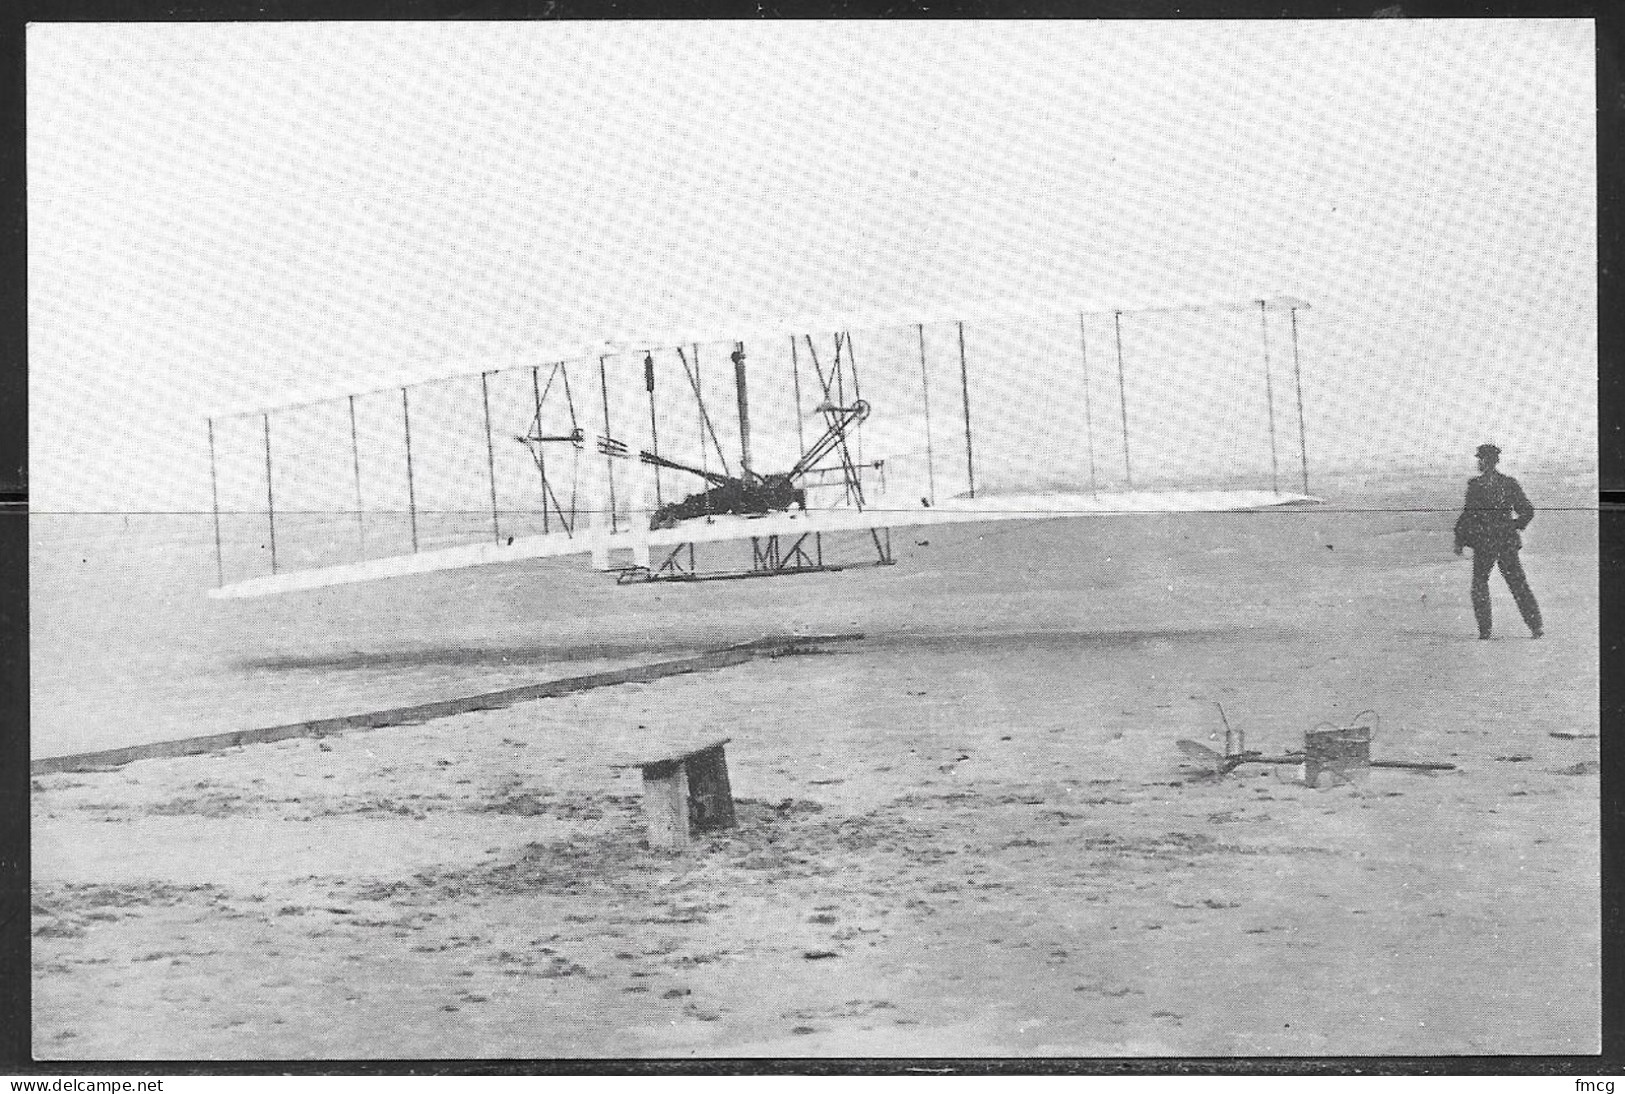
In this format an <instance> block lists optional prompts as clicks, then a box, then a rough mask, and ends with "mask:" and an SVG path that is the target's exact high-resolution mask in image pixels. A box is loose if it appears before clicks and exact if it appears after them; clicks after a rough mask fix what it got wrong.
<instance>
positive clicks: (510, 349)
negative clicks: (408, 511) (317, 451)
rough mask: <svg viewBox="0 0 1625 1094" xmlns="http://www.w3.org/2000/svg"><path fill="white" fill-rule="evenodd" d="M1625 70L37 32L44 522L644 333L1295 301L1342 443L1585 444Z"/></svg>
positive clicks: (39, 489) (173, 498)
mask: <svg viewBox="0 0 1625 1094" xmlns="http://www.w3.org/2000/svg"><path fill="white" fill-rule="evenodd" d="M1594 86H1595V80H1594V68H1593V34H1592V28H1591V25H1590V24H1589V23H1588V22H1583V21H1553V22H1523V21H1491V20H1485V21H1473V22H1415V21H1406V20H1377V21H1369V22H1319V23H1268V24H1265V23H1224V24H1213V23H1182V24H1147V23H1059V24H1057V23H1049V22H1045V23H1024V24H1005V23H998V24H971V23H875V22H864V23H846V24H830V23H789V24H769V23H749V24H729V23H691V24H658V23H625V24H602V23H593V24H557V23H527V24H489V23H438V24H285V23H267V24H255V25H249V24H190V25H174V26H165V25H152V24H126V25H117V26H95V25H71V24H58V25H43V26H33V27H31V28H30V29H29V33H28V85H27V92H28V146H27V149H28V201H29V339H30V348H29V353H30V360H29V384H30V392H29V410H30V462H31V469H30V488H31V492H32V504H33V506H34V507H35V509H36V510H74V509H102V510H129V509H144V508H160V509H168V508H178V509H194V510H196V509H203V510H207V508H208V507H209V483H208V448H207V437H206V432H205V422H204V419H205V416H206V415H207V414H209V413H211V412H213V411H215V410H217V409H219V408H222V407H227V406H231V407H242V406H252V405H260V404H275V403H280V402H285V401H288V400H289V399H291V398H293V397H295V396H297V395H300V394H303V393H306V392H309V391H310V390H312V389H313V388H320V389H323V390H327V391H333V392H338V391H345V390H350V389H355V390H361V389H365V388H374V387H378V386H381V385H384V384H388V383H392V382H395V381H401V380H408V379H419V378H423V377H426V376H430V375H435V374H438V373H448V372H461V371H469V370H475V369H478V368H479V367H481V365H482V364H484V363H487V362H492V361H521V360H525V361H528V360H531V359H532V357H533V355H534V354H535V353H536V352H537V351H538V350H539V349H543V348H549V347H556V346H560V345H565V344H573V343H581V342H588V341H592V340H598V339H602V338H605V337H613V336H617V335H622V334H628V333H632V332H638V331H660V330H668V329H693V328H696V327H698V328H709V329H715V330H717V331H718V332H719V333H720V332H723V331H726V330H727V329H728V326H729V323H730V322H731V321H740V322H751V323H759V322H770V321H772V320H774V319H776V318H779V317H784V316H798V315H809V314H817V315H830V316H839V315H841V314H843V313H847V312H854V311H872V310H875V309H882V310H893V311H901V312H904V313H908V312H910V311H911V310H917V311H919V312H920V313H921V314H931V315H941V314H945V313H947V314H951V313H952V312H953V310H954V309H955V308H956V307H959V306H972V305H976V304H979V303H982V302H986V301H990V300H1021V299H1029V298H1030V299H1034V300H1048V299H1054V298H1060V297H1086V298H1090V299H1093V300H1099V301H1105V302H1111V301H1114V300H1123V301H1132V300H1137V299H1144V298H1155V299H1163V300H1191V301H1205V300H1211V301H1223V300H1235V299H1246V298H1250V297H1256V296H1257V295H1259V294H1260V293H1263V292H1275V291H1282V292H1287V293H1290V294H1292V295H1294V296H1298V297H1301V298H1303V299H1305V300H1307V301H1308V302H1309V303H1310V305H1311V308H1312V310H1310V311H1308V312H1305V313H1303V314H1302V315H1301V316H1300V336H1301V341H1302V358H1303V366H1304V373H1305V388H1306V390H1305V396H1306V411H1307V416H1308V419H1309V440H1310V444H1311V448H1312V454H1311V464H1312V466H1319V467H1321V468H1325V469H1331V468H1334V467H1338V466H1350V465H1363V464H1373V463H1375V464H1391V463H1398V464H1424V465H1425V464H1438V465H1440V466H1441V467H1443V468H1444V469H1445V471H1446V473H1447V474H1450V475H1451V476H1453V477H1454V476H1456V475H1457V474H1464V473H1467V472H1468V471H1469V470H1470V451H1471V448H1472V446H1473V445H1475V444H1477V443H1478V442H1479V441H1481V440H1484V439H1495V440H1496V441H1498V442H1499V443H1500V444H1502V445H1503V447H1505V448H1506V449H1507V450H1508V461H1509V469H1511V468H1513V467H1516V466H1517V464H1518V462H1519V461H1520V460H1533V459H1535V458H1540V459H1563V460H1572V461H1574V462H1577V463H1578V464H1580V465H1581V466H1586V465H1589V463H1590V461H1591V459H1592V454H1593V451H1594V448H1595V437H1596V421H1595V388H1596V360H1595V358H1596V344H1595V328H1596V307H1597V304H1596V291H1595V282H1596V243H1595V240H1596V219H1595V206H1596V185H1595V173H1596V166H1595V150H1594V121H1593V117H1594V113H1593V96H1594ZM1041 412H1042V408H1039V407H1035V408H1034V413H1041Z"/></svg>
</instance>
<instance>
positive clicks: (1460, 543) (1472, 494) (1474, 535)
mask: <svg viewBox="0 0 1625 1094" xmlns="http://www.w3.org/2000/svg"><path fill="white" fill-rule="evenodd" d="M1534 519H1535V507H1534V506H1533V505H1530V504H1529V498H1528V497H1527V496H1526V495H1525V494H1524V492H1523V487H1521V486H1519V485H1518V480H1517V479H1515V478H1513V477H1511V476H1510V475H1503V474H1501V473H1500V472H1499V471H1488V472H1486V473H1484V474H1482V475H1479V476H1478V477H1477V478H1472V479H1468V480H1467V502H1466V504H1465V505H1463V506H1462V510H1461V516H1460V517H1458V518H1456V546H1457V547H1471V548H1472V549H1473V550H1475V551H1480V550H1488V551H1504V550H1506V549H1508V548H1511V549H1513V550H1517V549H1518V548H1520V547H1522V546H1523V540H1522V538H1521V537H1520V536H1519V535H1518V532H1519V531H1520V530H1522V529H1524V528H1527V527H1529V522H1530V521H1532V520H1534Z"/></svg>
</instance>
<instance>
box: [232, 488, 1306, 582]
mask: <svg viewBox="0 0 1625 1094" xmlns="http://www.w3.org/2000/svg"><path fill="white" fill-rule="evenodd" d="M1318 501H1319V499H1318V498H1314V497H1310V496H1309V495H1307V494H1277V493H1274V492H1273V491H1269V490H1173V491H1134V492H1129V493H1110V494H1107V493H1102V494H1006V495H1000V496H997V497H991V498H986V497H984V498H954V499H951V500H949V501H945V502H943V503H942V504H941V505H937V506H926V505H921V507H920V508H918V509H889V508H874V509H864V510H857V509H815V510H808V511H806V512H787V513H768V514H766V515H762V516H749V517H747V516H733V515H727V516H716V517H710V518H705V519H696V520H690V521H684V522H683V523H682V524H679V525H677V526H676V527H672V528H660V529H655V530H652V531H651V530H649V529H648V528H647V527H646V526H645V525H644V524H642V522H640V521H637V520H631V521H628V522H627V525H626V527H624V528H621V529H619V530H611V529H608V528H601V529H589V530H584V531H578V532H577V533H575V534H573V535H568V534H565V533H562V532H555V533H552V534H550V535H541V536H524V537H518V538H515V539H513V540H511V541H508V542H504V543H477V544H468V545H465V546H461V547H444V548H438V549H436V550H432V551H420V552H417V553H415V554H409V555H394V556H390V557H387V558H375V559H368V560H366V561H364V562H353V563H347V564H344V565H339V566H324V567H320V568H316V569H310V570H293V571H289V572H286V573H280V574H271V575H267V576H265V577H256V578H250V579H248V580H246V581H239V582H234V583H232V584H229V585H223V586H221V587H220V588H217V589H210V590H209V595H210V596H211V597H214V598H217V599H236V598H240V597H252V596H270V595H273V594H276V593H290V592H299V591H302V590H308V589H320V588H326V587H328V586H333V585H349V584H354V583H356V582H362V581H380V580H383V579H385V578H392V577H408V576H410V575H413V574H427V573H434V572H437V571H440V570H462V569H467V568H469V567H473V566H489V565H494V564H497V563H503V562H523V561H526V560H529V559H539V558H562V557H565V556H569V555H592V556H594V559H595V565H597V566H598V568H599V569H619V568H621V567H612V566H610V565H609V563H608V561H607V559H608V552H609V551H618V550H627V549H630V550H632V551H633V552H634V555H637V554H639V553H641V551H640V548H641V549H644V550H646V549H647V548H649V547H675V546H677V545H679V544H684V543H719V542H724V541H728V540H743V539H753V538H762V537H766V536H784V535H792V536H800V535H809V534H812V533H815V532H816V533H824V532H831V533H833V532H856V531H864V530H867V529H873V528H904V527H911V526H916V525H929V524H975V523H983V522H993V521H1007V520H1061V519H1066V518H1070V517H1112V516H1131V515H1144V514H1152V513H1223V512H1246V511H1253V510H1263V509H1278V508H1283V507H1290V506H1297V505H1312V504H1315V503H1317V502H1318Z"/></svg>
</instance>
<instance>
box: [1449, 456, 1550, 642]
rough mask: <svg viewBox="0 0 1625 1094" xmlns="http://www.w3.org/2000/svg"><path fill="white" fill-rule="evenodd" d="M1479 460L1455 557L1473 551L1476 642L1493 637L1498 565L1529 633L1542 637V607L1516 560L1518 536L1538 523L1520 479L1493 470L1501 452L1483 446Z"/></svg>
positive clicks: (1459, 520)
mask: <svg viewBox="0 0 1625 1094" xmlns="http://www.w3.org/2000/svg"><path fill="white" fill-rule="evenodd" d="M1477 455H1478V470H1479V475H1478V477H1477V478H1473V479H1468V480H1467V502H1466V504H1465V505H1463V506H1462V510H1461V516H1460V517H1458V518H1457V519H1456V554H1458V555H1459V554H1461V549H1462V548H1463V547H1471V548H1472V549H1473V593H1472V595H1473V615H1475V616H1477V617H1478V637H1480V638H1488V637H1489V636H1490V571H1491V570H1493V569H1494V568H1495V567H1496V566H1497V565H1499V566H1500V567H1501V576H1502V577H1504V578H1506V583H1507V588H1509V589H1511V590H1512V599H1513V600H1515V601H1517V603H1518V611H1519V612H1520V613H1522V615H1523V621H1524V622H1525V623H1527V624H1528V625H1529V633H1530V634H1532V635H1534V637H1536V638H1539V637H1540V636H1541V633H1542V630H1541V623H1540V605H1539V604H1537V603H1535V594H1534V593H1532V592H1530V591H1529V581H1528V580H1527V579H1526V578H1525V577H1524V574H1523V564H1522V563H1521V562H1519V561H1518V551H1519V550H1520V549H1521V548H1522V547H1523V539H1522V537H1520V536H1519V535H1518V533H1519V532H1520V531H1521V530H1523V529H1524V528H1527V527H1529V522H1530V521H1532V520H1534V519H1535V507H1534V506H1533V505H1530V504H1529V498H1528V497H1527V496H1526V495H1525V494H1524V492H1523V487H1521V486H1519V485H1518V480H1517V479H1514V478H1512V477H1511V476H1508V475H1503V474H1501V473H1500V472H1499V471H1497V470H1496V469H1495V465H1496V463H1497V462H1498V461H1499V460H1500V459H1501V450H1500V449H1499V448H1496V447H1495V446H1494V445H1493V444H1481V445H1479V446H1478V452H1477Z"/></svg>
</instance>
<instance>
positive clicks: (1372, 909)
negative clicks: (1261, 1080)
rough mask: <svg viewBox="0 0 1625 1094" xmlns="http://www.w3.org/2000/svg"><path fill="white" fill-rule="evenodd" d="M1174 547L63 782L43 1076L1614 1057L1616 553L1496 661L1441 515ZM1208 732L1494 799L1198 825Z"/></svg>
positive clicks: (1001, 579)
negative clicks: (242, 1061)
mask: <svg viewBox="0 0 1625 1094" xmlns="http://www.w3.org/2000/svg"><path fill="white" fill-rule="evenodd" d="M1159 519H1160V518H1152V519H1151V520H1150V521H1119V522H1112V523H1111V525H1110V528H1109V530H1108V529H1103V530H1100V531H1096V530H1094V529H1093V528H1091V530H1090V531H1089V533H1088V536H1089V538H1088V540H1087V541H1086V542H1081V541H1082V540H1083V537H1082V536H1080V534H1079V533H1078V532H1077V530H1076V529H1077V526H1078V525H1077V522H1063V523H1059V524H1046V525H1039V526H1030V528H1029V529H1028V530H1027V531H1025V532H1021V533H1015V534H1014V535H1007V536H1004V537H1003V538H1001V539H997V540H994V539H991V538H989V537H986V536H984V535H982V534H981V533H979V532H978V531H977V530H974V529H969V530H964V531H963V532H962V533H961V538H960V539H959V540H954V539H952V538H951V537H950V536H948V535H941V536H938V535H933V537H932V539H933V541H934V543H933V545H932V546H929V547H922V546H919V545H917V544H916V545H915V547H914V548H913V549H911V550H910V551H908V552H907V557H906V558H904V559H903V560H902V561H901V562H900V564H899V566H897V567H895V568H892V569H889V570H874V571H864V572H854V573H848V574H842V575H827V576H816V577H797V578H791V579H785V580H783V581H778V582H748V583H741V584H740V585H736V586H733V591H731V592H726V593H724V592H721V591H719V590H718V589H717V588H716V587H711V588H708V589H699V588H696V589H692V590H675V591H669V592H666V593H664V594H663V595H665V596H667V597H669V598H672V599H668V600H667V602H666V603H667V604H668V606H672V605H676V604H681V603H682V602H683V598H685V597H708V598H714V597H718V596H724V595H726V596H728V597H732V598H734V599H733V600H732V601H731V602H732V603H735V604H737V605H738V616H737V620H738V623H737V625H738V626H739V627H741V628H745V629H749V628H751V627H757V629H758V630H759V629H760V627H759V626H758V624H760V623H761V622H763V621H764V620H766V619H768V618H770V617H771V616H772V614H773V613H774V611H775V610H776V609H775V607H774V605H775V603H778V604H779V605H783V604H784V603H786V602H793V607H792V608H791V609H788V610H782V611H781V614H782V615H784V616H786V617H787V618H789V617H793V623H794V624H795V625H797V626H799V625H809V626H813V627H815V628H817V629H827V630H837V629H842V628H847V629H854V630H861V631H863V632H864V633H865V635H866V637H865V638H864V640H863V641H861V642H857V643H851V644H841V645H838V646H835V645H832V646H830V647H828V649H829V651H830V652H827V653H824V654H811V655H803V656H792V657H783V658H778V659H774V660H763V661H757V662H753V663H751V664H748V665H745V666H742V667H737V668H732V669H727V670H722V671H719V672H715V673H708V674H698V675H692V676H684V677H676V678H671V679H666V680H661V681H657V682H654V683H650V684H646V685H632V686H622V687H615V688H606V689H602V690H598V691H593V692H588V693H583V694H579V695H574V696H570V697H568V698H563V699H554V700H544V701H539V702H535V703H529V704H523V705H521V706H518V707H514V708H512V709H508V710H502V711H485V712H476V713H470V714H466V715H460V716H457V717H453V718H446V719H441V720H438V721H434V722H429V723H425V724H421V725H415V726H402V727H395V728H389V729H382V730H376V731H371V732H359V733H354V734H350V735H347V736H343V737H335V738H330V739H327V740H321V741H317V740H300V741H289V742H282V743H279V744H274V745H264V746H253V747H250V748H246V749H238V750H234V751H231V752H227V753H222V754H217V755H210V756H199V757H189V758H185V759H176V760H153V761H145V762H140V763H136V764H132V765H129V766H127V767H124V768H121V769H118V770H113V771H106V772H97V773H91V774H75V775H53V776H48V777H41V778H37V779H36V780H35V782H34V790H35V793H34V795H33V823H34V837H33V855H34V859H33V877H34V917H33V926H34V964H35V989H34V1022H35V1025H34V1044H35V1051H36V1053H37V1054H38V1055H39V1056H41V1057H44V1058H74V1059H98V1058H159V1059H171V1058H194V1057H201V1058H253V1057H271V1058H303V1057H316V1058H329V1059H342V1058H358V1057H386V1058H389V1057H394V1058H400V1057H406V1058H426V1057H465V1058H466V1057H526V1058H535V1057H559V1056H670V1057H691V1056H716V1055H723V1056H756V1055H772V1056H808V1055H840V1056H894V1055H947V1056H967V1055H984V1054H994V1055H1044V1056H1116V1055H1168V1056H1186V1055H1260V1054H1268V1055H1289V1056H1290V1055H1313V1056H1323V1055H1341V1054H1406V1055H1409V1054H1433V1053H1439V1054H1456V1053H1591V1052H1595V1051H1597V1050H1598V1048H1599V1020H1600V1019H1599V989H1598V977H1599V942H1598V933H1599V911H1598V840H1597V829H1598V780H1597V766H1596V756H1597V747H1596V746H1597V742H1596V740H1595V739H1594V737H1591V736H1589V735H1592V734H1595V733H1596V731H1597V697H1596V671H1597V670H1596V613H1595V588H1596V586H1595V581H1596V548H1595V538H1594V537H1595V520H1594V516H1592V515H1590V514H1584V513H1570V514H1549V515H1543V517H1542V521H1541V527H1542V536H1541V538H1540V539H1538V540H1532V542H1531V547H1530V550H1529V551H1527V552H1526V558H1525V561H1526V565H1527V566H1528V568H1529V571H1530V575H1531V580H1532V581H1533V582H1534V584H1535V587H1536V591H1537V593H1539V594H1540V596H1541V598H1542V602H1543V607H1544V608H1545V609H1546V614H1547V617H1548V621H1549V626H1550V634H1549V635H1548V637H1547V638H1545V639H1543V640H1541V641H1538V642H1536V641H1532V640H1530V639H1529V638H1528V637H1527V636H1526V635H1525V634H1524V632H1523V629H1522V627H1521V626H1519V625H1518V624H1517V622H1516V617H1515V613H1513V612H1512V610H1511V605H1510V602H1509V599H1508V597H1507V596H1506V594H1505V589H1504V587H1499V588H1497V590H1496V596H1497V601H1496V604H1497V608H1498V610H1499V613H1500V614H1499V616H1498V627H1499V635H1498V638H1497V640H1496V641H1493V642H1487V643H1486V642H1478V641H1476V640H1475V639H1474V637H1473V628H1472V622H1471V615H1470V612H1469V610H1468V607H1467V603H1466V582H1467V569H1466V563H1465V562H1463V561H1460V560H1454V559H1449V558H1448V551H1449V543H1448V534H1447V532H1446V533H1444V534H1441V532H1440V530H1439V527H1438V526H1439V525H1440V523H1441V520H1440V518H1439V516H1438V515H1437V514H1421V515H1418V514H1414V513H1381V514H1372V513H1362V514H1338V513H1330V512H1329V513H1315V514H1302V515H1296V516H1290V517H1280V516H1261V517H1255V518H1230V519H1228V520H1226V521H1225V523H1223V524H1222V525H1216V524H1213V523H1207V524H1192V523H1191V522H1189V521H1185V522H1179V521H1171V522H1169V521H1164V522H1162V523H1158V520H1159ZM1443 525H1444V527H1445V528H1446V529H1447V528H1448V518H1446V519H1445V520H1444V521H1443ZM955 552H958V553H957V554H955ZM1068 552H1070V553H1068ZM967 560H969V562H968V563H967ZM1102 560H1104V561H1102ZM996 563H1002V564H996ZM967 565H968V566H969V567H970V573H969V576H968V577H967V578H964V579H962V580H959V581H958V582H957V583H948V587H947V588H946V590H945V591H944V585H945V582H947V579H945V578H943V577H942V576H941V575H942V574H944V573H963V572H964V571H965V570H966V567H967ZM1496 580H1497V581H1498V580H1499V578H1497V579H1496ZM747 586H748V587H747ZM768 586H772V587H773V588H771V589H769V588H765V587H768ZM648 592H649V590H618V591H616V595H619V596H632V597H636V596H640V595H645V594H647V593H648ZM711 602H712V601H709V600H708V601H706V602H705V603H711ZM639 603H642V604H643V607H640V608H639V609H637V610H638V611H640V612H641V611H646V610H648V608H649V605H648V603H645V602H639ZM789 629H793V628H792V627H791V626H790V625H789V624H788V623H787V625H786V630H789ZM1215 701H1219V702H1222V703H1223V704H1224V706H1225V710H1226V711H1227V713H1228V715H1229V718H1230V720H1231V722H1232V724H1234V725H1236V726H1237V727H1238V728H1245V729H1246V731H1247V733H1248V744H1249V746H1251V747H1256V748H1263V749H1266V750H1281V749H1284V748H1288V747H1292V746H1296V745H1299V744H1301V742H1302V735H1303V732H1304V731H1305V730H1307V729H1309V728H1311V727H1313V726H1314V725H1315V724H1316V723H1317V722H1320V721H1322V720H1323V719H1331V720H1334V721H1335V720H1338V719H1349V718H1352V717H1353V715H1355V714H1356V713H1357V712H1359V711H1361V710H1364V709H1366V708H1374V709H1376V710H1377V711H1378V713H1379V714H1380V715H1381V717H1382V727H1381V729H1380V730H1379V733H1378V736H1377V740H1376V743H1375V745H1374V748H1373V752H1374V754H1375V755H1376V756H1377V757H1378V758H1389V759H1406V758H1409V759H1427V760H1442V761H1448V762H1452V763H1455V764H1456V765H1458V770H1456V771H1452V772H1446V773H1442V774H1419V773H1412V772H1402V771H1393V770H1375V771H1373V772H1371V774H1370V777H1369V780H1368V781H1367V782H1365V783H1364V784H1363V785H1344V786H1338V787H1334V788H1330V789H1312V788H1306V787H1303V786H1300V785H1297V784H1295V783H1292V782H1290V781H1288V780H1287V779H1285V778H1284V775H1285V772H1284V771H1278V770H1277V769H1273V768H1261V767H1243V768H1241V769H1239V770H1238V771H1237V772H1236V773H1234V774H1232V775H1229V776H1227V777H1224V778H1222V779H1202V778H1198V777H1196V776H1195V773H1194V772H1192V771H1191V770H1190V769H1188V768H1183V767H1181V757H1180V755H1179V753H1178V752H1177V750H1176V749H1175V747H1174V742H1175V741H1176V740H1177V739H1179V738H1182V737H1192V738H1196V739H1198V740H1204V741H1209V740H1212V738H1211V736H1210V735H1212V734H1214V733H1215V732H1216V731H1219V730H1220V729H1221V727H1220V725H1219V722H1218V716H1217V712H1216V710H1215V708H1214V705H1213V704H1214V702H1215ZM1554 734H1570V735H1575V734H1578V735H1580V736H1554ZM713 736H728V737H731V738H732V743H731V744H730V745H729V746H728V758H729V765H730V770H731V773H732V779H733V786H734V791H735V795H736V797H737V798H738V800H739V822H740V823H739V826H738V827H737V828H736V829H733V830H730V831H726V832H722V833H717V834H712V835H707V836H705V837H702V838H699V839H697V840H696V841H695V843H694V845H693V846H692V847H691V848H690V850H689V851H688V852H687V853H684V854H681V855H675V856H668V855H662V854H657V853H652V852H650V851H649V850H647V849H646V848H645V847H644V846H643V845H642V832H643V829H642V818H641V813H640V807H641V805H640V797H639V786H638V783H637V776H636V774H635V773H627V772H624V771H621V770H618V769H616V768H613V767H612V766H611V764H613V763H615V762H617V761H622V760H626V759H630V758H633V757H635V756H637V755H638V754H640V753H642V752H646V751H648V750H649V749H652V748H656V747H657V746H664V745H669V744H672V743H676V742H683V741H699V740H703V739H706V738H709V737H713ZM1213 743H1215V745H1216V746H1218V747H1222V739H1221V740H1218V741H1214V742H1213Z"/></svg>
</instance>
